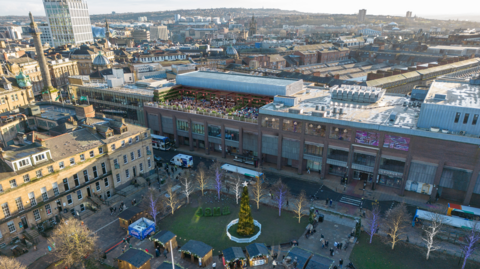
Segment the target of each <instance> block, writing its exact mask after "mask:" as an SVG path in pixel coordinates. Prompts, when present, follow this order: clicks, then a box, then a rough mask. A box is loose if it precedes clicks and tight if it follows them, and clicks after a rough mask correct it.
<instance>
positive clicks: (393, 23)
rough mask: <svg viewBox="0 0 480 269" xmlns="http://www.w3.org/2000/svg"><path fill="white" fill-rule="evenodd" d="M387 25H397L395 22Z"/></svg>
mask: <svg viewBox="0 0 480 269" xmlns="http://www.w3.org/2000/svg"><path fill="white" fill-rule="evenodd" d="M388 25H398V24H397V23H396V22H393V21H392V22H391V23H389V24H388Z"/></svg>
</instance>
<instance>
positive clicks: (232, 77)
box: [177, 71, 295, 86]
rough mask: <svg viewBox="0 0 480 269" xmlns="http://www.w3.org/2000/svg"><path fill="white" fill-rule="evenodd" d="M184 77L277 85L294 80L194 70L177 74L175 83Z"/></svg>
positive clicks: (283, 84) (179, 82)
mask: <svg viewBox="0 0 480 269" xmlns="http://www.w3.org/2000/svg"><path fill="white" fill-rule="evenodd" d="M184 77H192V78H206V79H215V80H224V81H228V82H235V83H258V84H269V85H278V86H288V85H290V84H292V83H294V82H295V81H294V80H288V79H279V78H271V77H257V76H250V75H241V74H238V73H237V74H230V73H221V72H202V71H196V72H190V73H185V74H181V75H177V83H178V84H182V80H181V79H182V78H184ZM182 85H183V84H182Z"/></svg>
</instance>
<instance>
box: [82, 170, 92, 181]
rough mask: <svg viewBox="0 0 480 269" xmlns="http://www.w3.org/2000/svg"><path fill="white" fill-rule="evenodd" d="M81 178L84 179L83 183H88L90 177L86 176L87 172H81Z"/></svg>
mask: <svg viewBox="0 0 480 269" xmlns="http://www.w3.org/2000/svg"><path fill="white" fill-rule="evenodd" d="M83 178H84V179H85V183H86V182H88V181H90V177H89V176H88V171H87V170H83Z"/></svg>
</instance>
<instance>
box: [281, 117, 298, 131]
mask: <svg viewBox="0 0 480 269" xmlns="http://www.w3.org/2000/svg"><path fill="white" fill-rule="evenodd" d="M283 130H284V131H289V132H294V133H301V132H302V122H300V121H296V120H287V119H285V120H283Z"/></svg>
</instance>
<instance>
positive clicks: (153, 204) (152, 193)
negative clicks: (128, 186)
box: [147, 188, 162, 225]
mask: <svg viewBox="0 0 480 269" xmlns="http://www.w3.org/2000/svg"><path fill="white" fill-rule="evenodd" d="M159 196H160V194H159V193H158V192H157V191H156V190H155V188H150V189H149V190H148V196H147V199H148V201H147V202H148V203H147V204H148V213H149V214H150V215H151V216H152V218H153V221H154V222H155V225H156V224H157V215H158V214H159V213H160V211H161V207H162V206H161V203H160V197H159Z"/></svg>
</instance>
